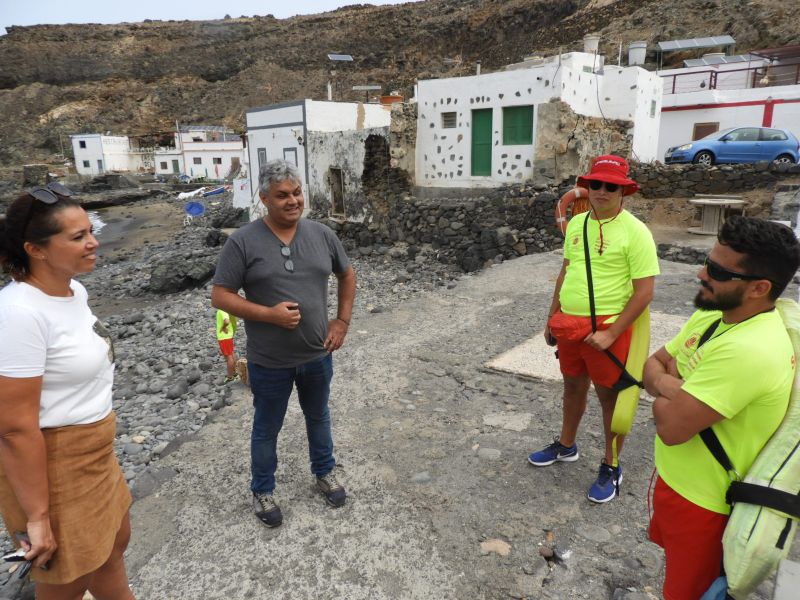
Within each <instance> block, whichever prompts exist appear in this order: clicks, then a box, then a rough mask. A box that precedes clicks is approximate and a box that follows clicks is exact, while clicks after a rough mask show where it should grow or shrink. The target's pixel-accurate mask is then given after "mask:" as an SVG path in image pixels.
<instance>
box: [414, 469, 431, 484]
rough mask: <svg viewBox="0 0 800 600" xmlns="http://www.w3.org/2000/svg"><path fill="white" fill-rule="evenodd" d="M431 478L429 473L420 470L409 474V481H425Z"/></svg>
mask: <svg viewBox="0 0 800 600" xmlns="http://www.w3.org/2000/svg"><path fill="white" fill-rule="evenodd" d="M431 479H432V477H431V474H430V473H428V472H427V471H422V472H420V473H415V474H414V475H412V476H411V481H413V482H414V483H427V482H429V481H430V480H431Z"/></svg>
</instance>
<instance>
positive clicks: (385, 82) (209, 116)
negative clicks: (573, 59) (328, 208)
mask: <svg viewBox="0 0 800 600" xmlns="http://www.w3.org/2000/svg"><path fill="white" fill-rule="evenodd" d="M797 22H800V3H797V2H780V1H778V0H705V1H699V2H698V1H697V0H659V1H655V0H591V1H587V0H429V1H427V2H420V3H413V4H405V5H395V6H383V7H373V6H370V5H353V6H349V7H345V8H342V9H339V10H337V11H333V12H329V13H325V14H321V15H311V16H302V17H294V18H292V19H286V20H278V19H275V18H273V17H271V16H266V17H241V18H233V19H225V20H220V21H198V22H192V21H180V22H178V21H155V22H145V23H128V24H120V25H62V26H53V25H42V26H34V27H13V28H11V29H10V31H9V33H8V34H7V35H6V36H5V37H1V38H0V110H2V114H3V116H4V119H2V121H0V161H3V162H5V163H9V162H23V161H31V160H46V159H47V158H48V157H50V156H51V155H53V154H54V153H57V152H59V149H60V140H59V137H61V140H63V142H64V143H65V144H66V143H67V142H68V140H67V138H66V135H67V134H70V133H75V132H81V131H106V130H111V131H113V132H115V133H120V134H125V133H127V134H141V133H149V132H156V131H165V130H169V129H170V128H171V127H173V126H174V122H175V120H180V121H181V123H222V124H226V125H229V126H232V127H234V128H237V129H241V128H242V127H243V114H244V111H245V110H246V109H248V108H251V107H254V106H263V105H266V104H271V103H274V102H281V101H286V100H291V99H297V98H304V97H310V98H317V99H321V98H324V97H325V89H326V82H327V81H328V79H329V77H330V70H331V66H332V64H331V63H330V61H328V59H327V54H328V53H330V52H343V53H348V54H351V55H353V58H354V62H352V63H344V64H339V65H337V67H336V72H335V74H334V76H333V81H334V97H335V99H337V100H360V99H362V97H363V96H362V94H361V93H357V92H352V91H351V87H352V86H353V85H358V84H366V83H369V84H380V85H382V86H383V90H384V92H389V91H392V90H398V91H400V92H401V93H403V94H404V95H406V96H410V95H411V92H412V88H413V83H414V81H415V80H416V79H417V78H428V77H441V76H452V75H459V74H466V73H470V72H473V69H474V63H475V61H476V60H481V62H482V65H483V68H484V69H485V70H487V69H488V70H491V69H496V68H499V67H501V66H502V65H504V64H507V63H509V62H516V61H519V60H521V59H522V57H523V56H525V55H526V54H529V53H532V52H537V53H541V54H549V53H553V52H556V51H558V49H559V48H562V49H564V50H568V49H580V47H581V38H582V37H583V35H584V34H586V33H589V32H597V33H600V34H601V36H602V38H603V42H602V43H601V50H603V51H605V52H607V53H608V55H609V56H615V55H616V52H617V47H618V44H619V41H620V40H622V41H623V42H624V43H627V42H630V41H632V40H647V41H648V42H651V43H652V42H655V41H658V40H664V39H675V38H683V37H696V36H706V35H719V34H724V33H729V34H731V35H733V36H734V37H735V38H736V39H737V43H738V46H737V51H746V50H749V49H753V48H764V47H770V46H778V45H784V44H798V43H800V32H798V31H797V29H796V27H794V24H796V23H797ZM676 58H680V57H676ZM444 59H451V60H448V61H445V60H444Z"/></svg>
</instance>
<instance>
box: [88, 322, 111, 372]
mask: <svg viewBox="0 0 800 600" xmlns="http://www.w3.org/2000/svg"><path fill="white" fill-rule="evenodd" d="M92 330H93V331H94V332H95V333H96V334H97V335H99V336H100V337H101V338H103V341H104V342H105V343H106V344H107V345H108V362H110V363H111V364H112V365H113V364H114V359H115V355H114V341H113V340H112V339H111V334H110V333H109V332H108V329H106V328H105V326H104V325H103V324H102V323H101V322H100V320H99V319H98V320H97V321H95V322H94V325H92Z"/></svg>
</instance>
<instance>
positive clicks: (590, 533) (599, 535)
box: [575, 523, 611, 544]
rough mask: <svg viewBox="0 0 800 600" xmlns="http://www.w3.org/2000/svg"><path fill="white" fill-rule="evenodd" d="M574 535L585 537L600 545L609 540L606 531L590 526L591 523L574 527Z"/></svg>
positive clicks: (609, 535)
mask: <svg viewBox="0 0 800 600" xmlns="http://www.w3.org/2000/svg"><path fill="white" fill-rule="evenodd" d="M575 533H577V534H578V535H580V536H582V537H585V538H586V539H587V540H591V541H593V542H597V543H600V544H602V543H604V542H607V541H608V540H610V539H611V534H610V533H609V532H608V530H607V529H603V528H602V527H600V526H598V525H592V524H591V523H584V524H583V525H581V526H580V527H576V528H575Z"/></svg>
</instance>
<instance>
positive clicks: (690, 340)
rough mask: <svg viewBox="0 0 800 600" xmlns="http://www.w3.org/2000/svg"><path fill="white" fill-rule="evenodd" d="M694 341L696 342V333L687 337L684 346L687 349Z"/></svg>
mask: <svg viewBox="0 0 800 600" xmlns="http://www.w3.org/2000/svg"><path fill="white" fill-rule="evenodd" d="M696 343H697V335H694V334H693V335H691V336H689V339H688V340H686V343H685V344H684V345H685V346H686V348H687V350H688V349H689V348H691V347H692V346H694V345H695V344H696Z"/></svg>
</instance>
